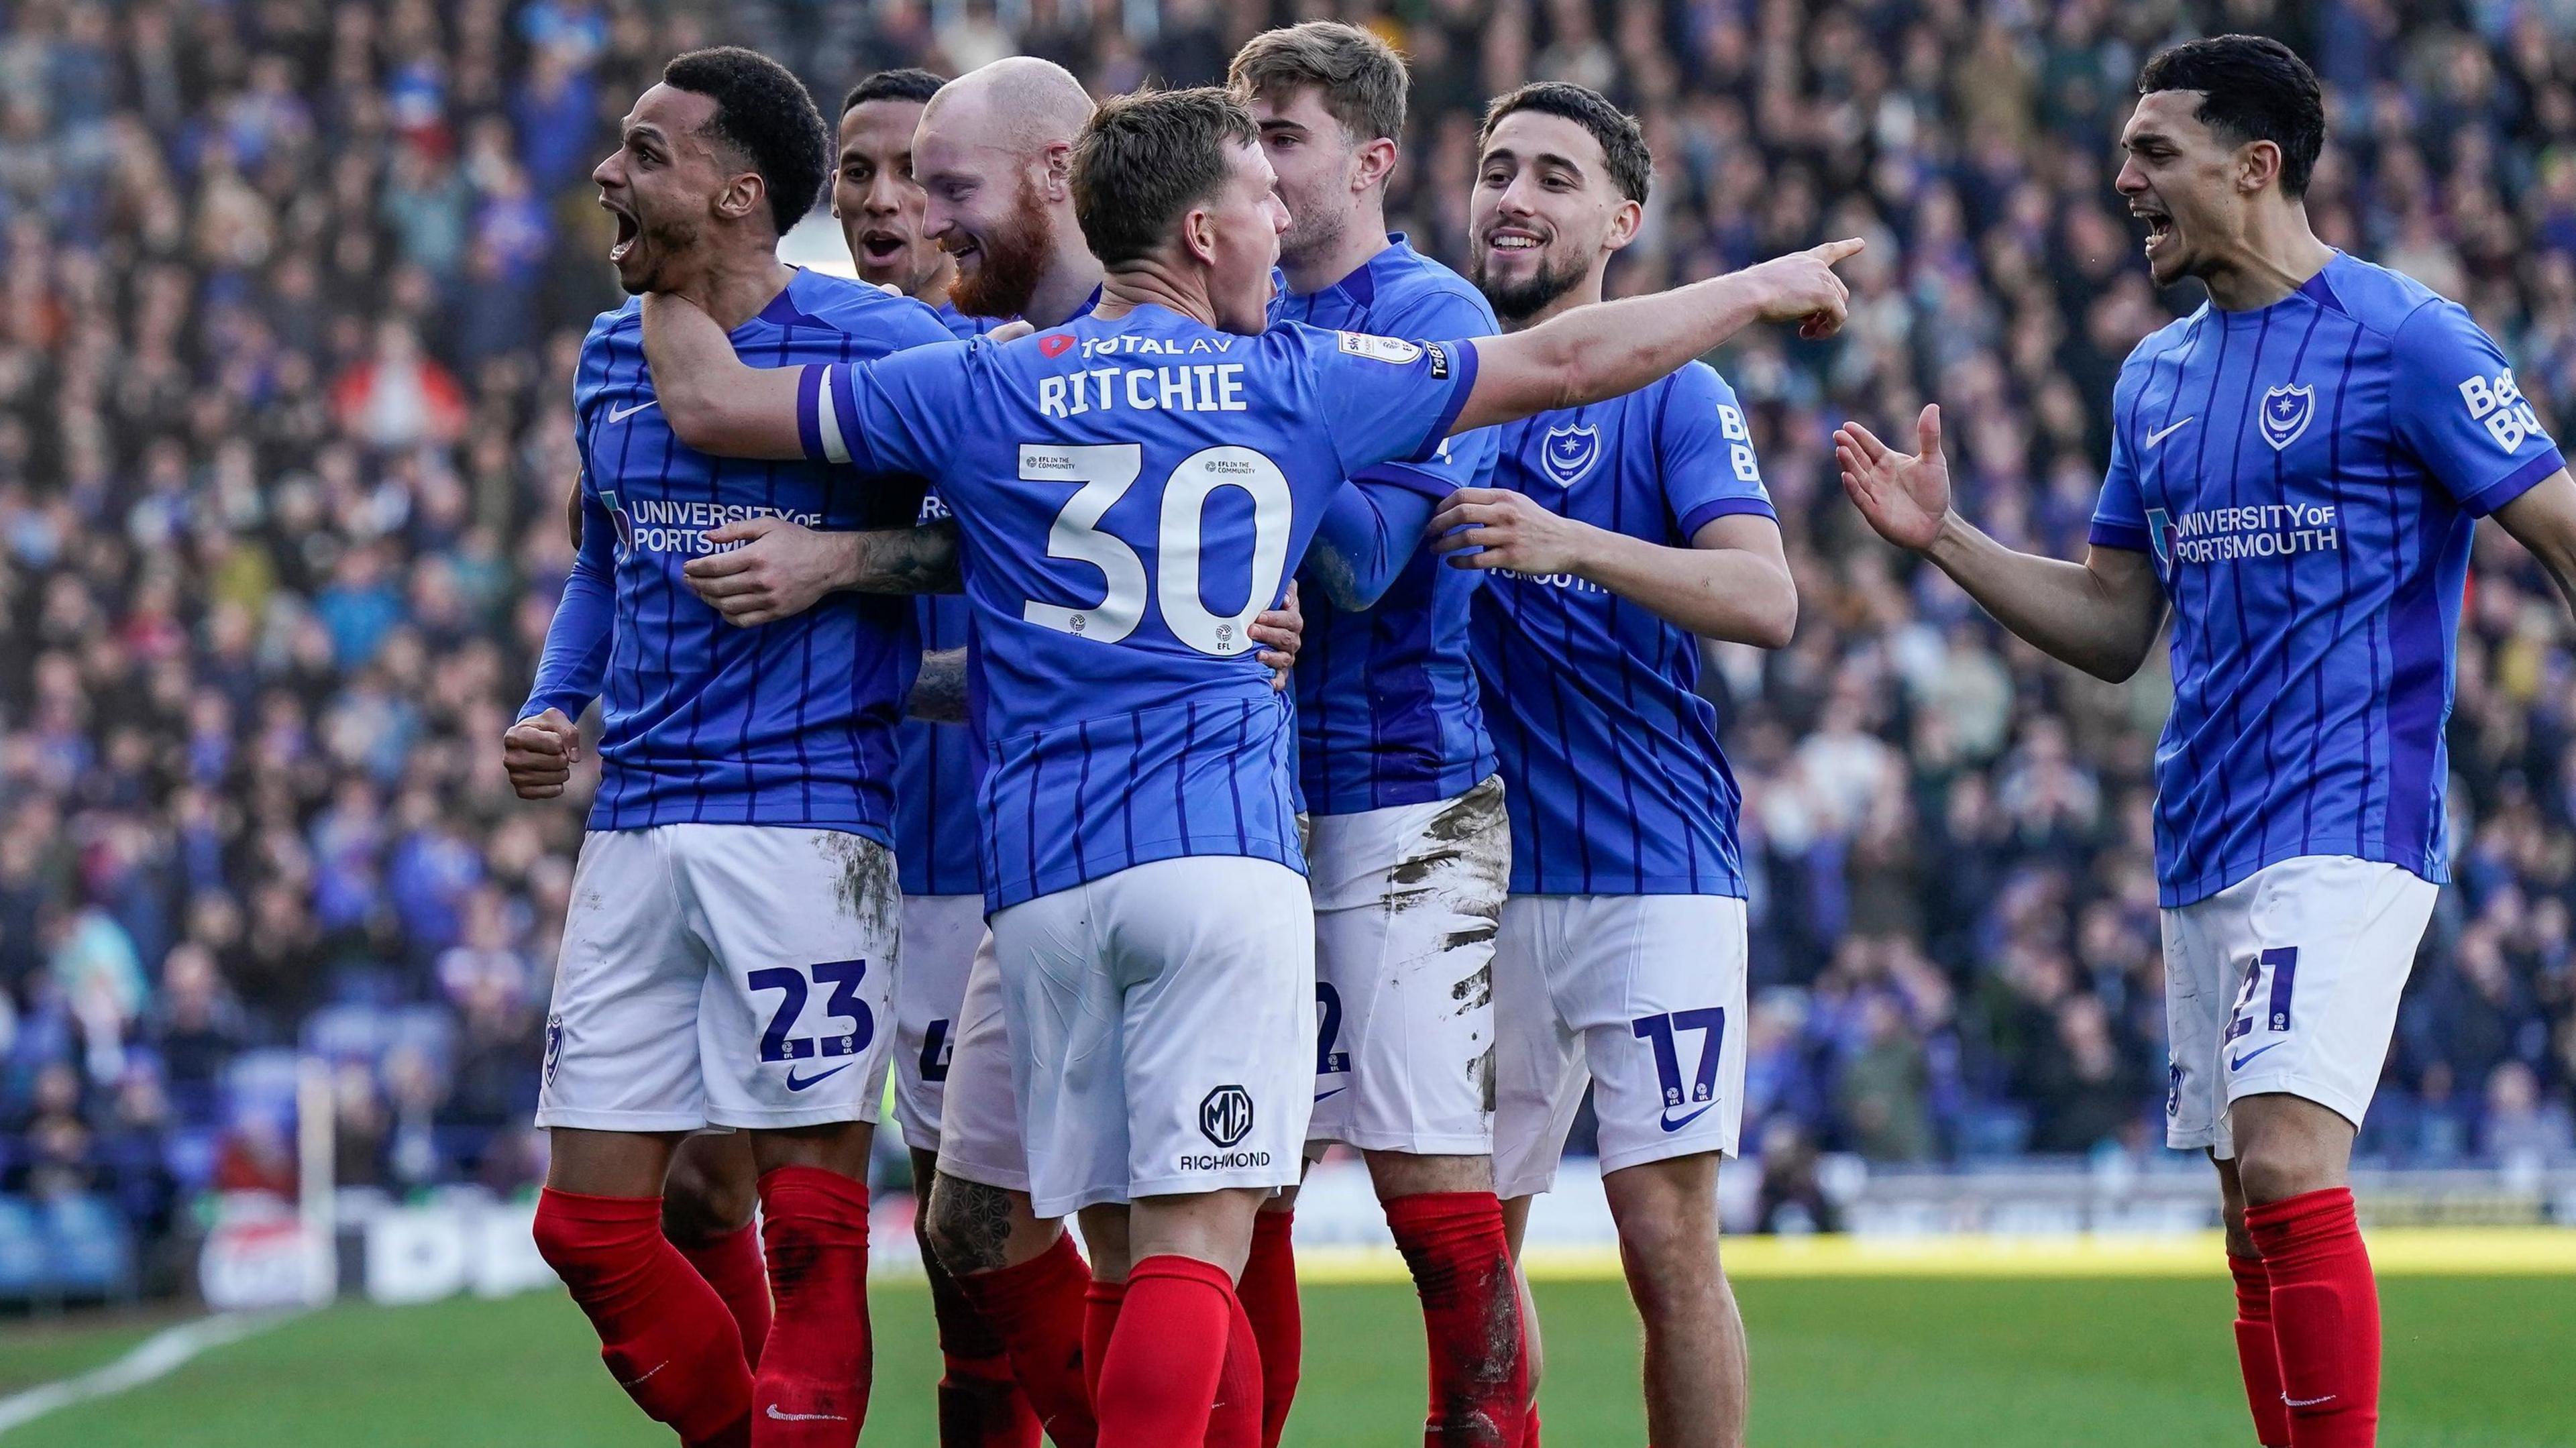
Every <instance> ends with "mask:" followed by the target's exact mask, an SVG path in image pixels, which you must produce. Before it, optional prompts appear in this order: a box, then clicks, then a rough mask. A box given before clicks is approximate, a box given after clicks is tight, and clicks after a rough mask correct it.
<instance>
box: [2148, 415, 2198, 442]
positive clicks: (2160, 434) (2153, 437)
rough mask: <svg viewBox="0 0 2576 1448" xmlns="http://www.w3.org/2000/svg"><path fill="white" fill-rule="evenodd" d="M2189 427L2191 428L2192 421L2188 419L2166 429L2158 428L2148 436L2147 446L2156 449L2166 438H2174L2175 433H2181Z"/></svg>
mask: <svg viewBox="0 0 2576 1448" xmlns="http://www.w3.org/2000/svg"><path fill="white" fill-rule="evenodd" d="M2189 426H2191V419H2190V418H2188V417H2186V418H2184V419H2183V420H2182V421H2180V422H2176V423H2170V424H2168V425H2166V426H2164V427H2160V428H2157V429H2156V430H2155V431H2153V432H2151V433H2148V434H2147V446H2149V447H2154V446H2155V445H2156V444H2157V443H2160V442H2163V441H2164V440H2165V439H2166V438H2169V437H2171V436H2173V435H2174V434H2175V433H2177V432H2180V431H2181V430H2182V429H2184V428H2186V427H2189Z"/></svg>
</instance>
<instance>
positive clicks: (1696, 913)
mask: <svg viewBox="0 0 2576 1448" xmlns="http://www.w3.org/2000/svg"><path fill="white" fill-rule="evenodd" d="M1744 1001H1745V922H1744V902H1743V901H1742V900H1738V899H1734V898H1732V897H1729V896H1724V895H1515V896H1513V897H1512V898H1511V899H1510V900H1509V901H1508V902H1506V903H1505V904H1504V906H1503V920H1502V929H1501V931H1500V933H1499V934H1497V935H1496V936H1495V939H1494V1028H1495V1031H1496V1033H1497V1040H1496V1042H1495V1050H1494V1065H1495V1072H1494V1074H1495V1079H1496V1094H1495V1102H1494V1179H1495V1188H1496V1190H1497V1191H1498V1192H1500V1194H1501V1195H1502V1196H1504V1197H1506V1198H1510V1197H1523V1196H1529V1195H1532V1194H1534V1193H1537V1192H1543V1191H1546V1190H1547V1189H1548V1188H1549V1187H1551V1186H1553V1185H1555V1182H1556V1162H1557V1158H1558V1156H1559V1155H1560V1154H1562V1153H1563V1151H1564V1150H1565V1134H1566V1132H1567V1131H1568V1130H1570V1129H1571V1128H1572V1127H1573V1125H1574V1114H1575V1111H1576V1110H1577V1109H1578V1108H1579V1107H1580V1106H1581V1105H1582V1104H1583V1086H1584V1083H1585V1082H1586V1081H1587V1080H1588V1081H1590V1082H1591V1083H1592V1105H1593V1113H1594V1115H1596V1116H1597V1117H1599V1118H1600V1123H1601V1169H1602V1170H1603V1171H1605V1172H1611V1171H1617V1170H1619V1169H1620V1168H1622V1167H1630V1166H1638V1165H1642V1164H1644V1163H1646V1162H1651V1161H1664V1160H1668V1159H1670V1158H1672V1157H1677V1156H1689V1155H1692V1154H1694V1153H1697V1152H1704V1151H1716V1152H1724V1153H1726V1154H1728V1155H1730V1156H1731V1155H1733V1154H1734V1152H1735V1136H1736V1128H1737V1127H1738V1125H1739V1124H1740V1123H1741V1122H1742V1120H1743V1115H1744V1038H1745V1034H1746V1031H1745V1020H1744Z"/></svg>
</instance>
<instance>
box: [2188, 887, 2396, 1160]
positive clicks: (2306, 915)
mask: <svg viewBox="0 0 2576 1448" xmlns="http://www.w3.org/2000/svg"><path fill="white" fill-rule="evenodd" d="M2438 894H2440V890H2439V888H2438V887H2436V886H2435V885H2433V884H2432V883H2431V882H2429V881H2427V880H2425V879H2423V878H2422V877H2421V876H2418V875H2415V874H2412V873H2409V872H2408V871H2406V870H2405V869H2402V868H2400V867H2399V866H2396V865H2387V864H2381V863H2378V862H2377V861H2372V860H2359V859H2355V858H2353V857H2352V856H2349V855H2303V856H2300V857H2299V858H2297V859H2292V860H2283V861H2282V862H2280V863H2279V864H2277V865H2272V866H2269V867H2267V868H2265V869H2262V870H2258V871H2256V872H2254V873H2253V874H2251V875H2248V876H2246V877H2245V878H2244V879H2242V880H2239V881H2237V882H2236V883H2235V884H2233V885H2230V886H2228V887H2227V888H2226V889H2224V890H2221V891H2219V892H2218V893H2217V894H2215V895H2212V896H2210V897H2208V898H2207V899H2204V900H2196V901H2194V902H2192V903H2191V904H2189V905H2185V906H2183V907H2181V908H2180V909H2177V910H2167V911H2165V912H2163V923H2164V940H2165V1028H2166V1033H2167V1036H2168V1038H2169V1040H2170V1043H2171V1052H2172V1055H2171V1057H2170V1062H2169V1067H2168V1071H2169V1082H2170V1084H2169V1086H2168V1088H2167V1090H2166V1093H2165V1144H2166V1145H2168V1146H2171V1147H2173V1148H2175V1149H2176V1150H2186V1151H2187V1150H2198V1149H2202V1148H2207V1149H2208V1150H2210V1151H2212V1152H2213V1153H2215V1154H2216V1155H2218V1156H2220V1157H2232V1156H2234V1155H2235V1154H2236V1147H2235V1141H2234V1138H2233V1136H2232V1134H2231V1133H2230V1131H2229V1130H2228V1124H2227V1108H2228V1106H2229V1105H2231V1104H2233V1103H2234V1102H2236V1101H2239V1100H2241V1099H2243V1098H2245V1097H2247V1096H2261V1095H2266V1094H2271V1093H2281V1094H2287V1095H2291V1096H2297V1097H2300V1098H2302V1099H2304V1100H2308V1101H2313V1102H2315V1103H2317V1104H2318V1105H2320V1106H2323V1107H2325V1108H2327V1109H2328V1110H2331V1111H2333V1112H2334V1113H2335V1114H2337V1115H2339V1116H2341V1117H2343V1118H2344V1119H2345V1120H2346V1121H2349V1122H2351V1123H2352V1124H2353V1125H2354V1126H2355V1127H2356V1128H2358V1127H2359V1126H2360V1125H2361V1118H2362V1113H2363V1112H2364V1111H2366V1110H2367V1109H2368V1108H2369V1106H2370V1096H2371V1093H2372V1092H2373V1091H2375V1090H2377V1089H2378V1087H2379V1072H2380V1068H2381V1067H2383V1066H2384V1065H2386V1064H2387V1061H2388V1039H2389V1037H2390V1035H2391V1034H2393V1033H2394V1032H2395V1031H2396V1029H2397V998H2398V996H2399V995H2400V994H2401V993H2402V992H2403V991H2404V990H2405V989H2406V977H2407V975H2408V974H2409V973H2410V972H2412V971H2413V970H2414V968H2415V948H2416V947H2417V946H2418V945H2419V944H2421V943H2422V942H2423V939H2424V927H2425V926H2426V925H2427V924H2429V923H2430V922H2431V921H2432V918H2433V901H2434V897H2435V896H2437V895H2438Z"/></svg>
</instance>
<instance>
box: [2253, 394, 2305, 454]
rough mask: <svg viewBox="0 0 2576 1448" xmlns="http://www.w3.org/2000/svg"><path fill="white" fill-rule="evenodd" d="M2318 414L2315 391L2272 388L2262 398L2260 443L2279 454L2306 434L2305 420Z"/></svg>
mask: <svg viewBox="0 0 2576 1448" xmlns="http://www.w3.org/2000/svg"><path fill="white" fill-rule="evenodd" d="M2316 413H2317V390H2316V389H2315V388H2314V387H2275V388H2272V389H2270V390H2268V391H2266V392H2265V393H2264V394H2263V417H2262V427H2263V440H2264V441H2265V442H2268V443H2270V444H2271V445H2272V451H2274V452H2279V451H2280V450H2281V449H2283V448H2285V447H2288V446H2289V445H2290V444H2292V443H2294V442H2297V441H2298V440H2299V434H2300V433H2303V432H2306V431H2307V430H2308V419H2309V418H2312V417H2314V416H2316Z"/></svg>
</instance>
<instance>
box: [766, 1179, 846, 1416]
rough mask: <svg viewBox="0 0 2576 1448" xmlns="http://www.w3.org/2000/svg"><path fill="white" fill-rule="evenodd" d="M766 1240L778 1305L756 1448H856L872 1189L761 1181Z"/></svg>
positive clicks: (842, 1182)
mask: <svg viewBox="0 0 2576 1448" xmlns="http://www.w3.org/2000/svg"><path fill="white" fill-rule="evenodd" d="M760 1215H761V1223H760V1239H761V1244H762V1245H763V1246H764V1247H766V1248H767V1249H768V1252H767V1256H768V1258H769V1283H770V1288H771V1290H772V1291H773V1292H774V1294H775V1295H776V1296H777V1298H778V1311H777V1316H776V1317H775V1318H774V1319H773V1320H772V1321H771V1323H770V1325H769V1346H768V1348H767V1349H766V1350H764V1351H763V1352H762V1354H761V1358H760V1371H759V1372H758V1373H757V1374H756V1375H754V1378H753V1382H752V1398H753V1404H752V1407H753V1413H752V1419H751V1441H752V1443H753V1444H754V1445H755V1448H850V1445H851V1444H853V1443H856V1442H857V1441H858V1440H859V1425H860V1424H861V1423H863V1422H865V1421H866V1420H867V1416H868V1377H869V1372H870V1369H871V1361H870V1357H871V1353H870V1344H869V1342H868V1189H867V1186H866V1184H865V1183H862V1182H855V1181H852V1180H850V1179H849V1178H848V1177H845V1176H843V1175H841V1174H840V1173H839V1172H836V1171H826V1170H824V1169H823V1168H821V1167H817V1166H782V1167H777V1168H775V1169H773V1170H771V1171H768V1172H765V1173H763V1174H762V1176H761V1178H760Z"/></svg>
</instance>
